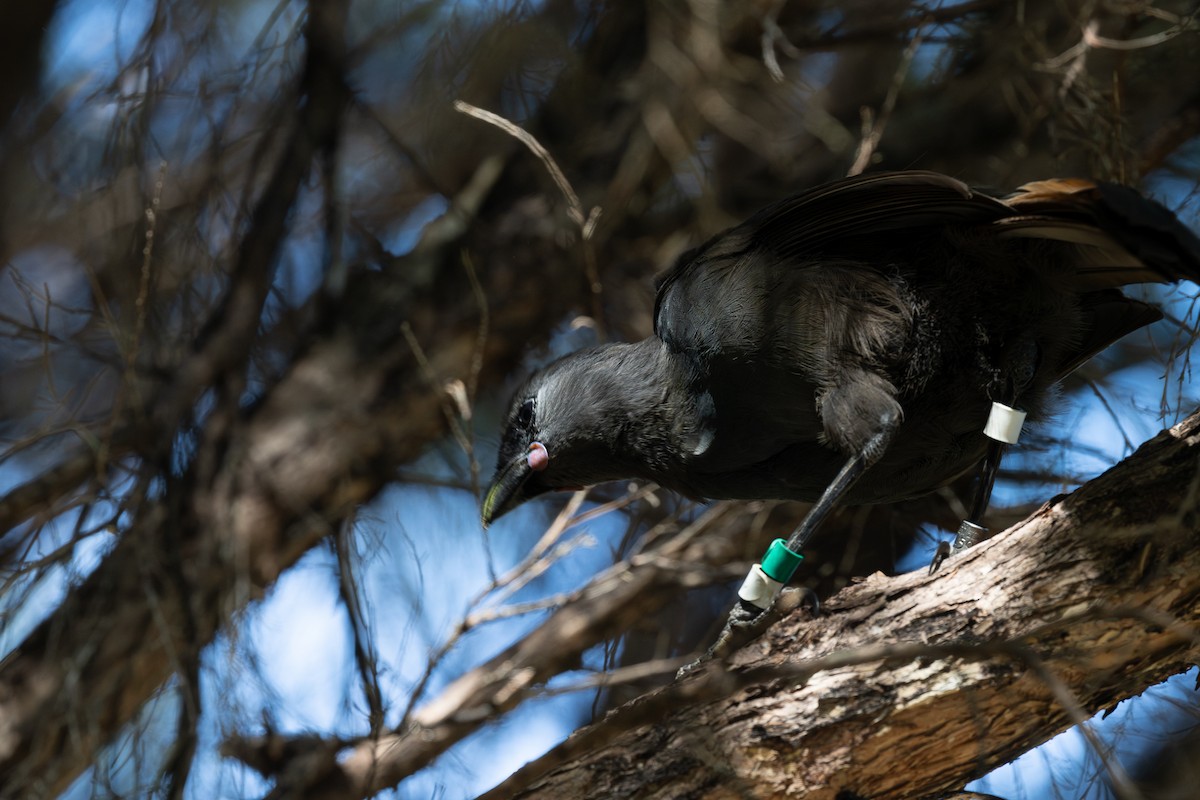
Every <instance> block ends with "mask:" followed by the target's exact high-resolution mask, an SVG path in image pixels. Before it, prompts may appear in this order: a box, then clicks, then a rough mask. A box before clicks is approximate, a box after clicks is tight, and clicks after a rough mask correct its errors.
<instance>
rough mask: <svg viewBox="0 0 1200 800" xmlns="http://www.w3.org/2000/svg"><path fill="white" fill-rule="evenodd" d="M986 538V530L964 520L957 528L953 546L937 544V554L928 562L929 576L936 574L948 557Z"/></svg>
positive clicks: (948, 543) (943, 543)
mask: <svg viewBox="0 0 1200 800" xmlns="http://www.w3.org/2000/svg"><path fill="white" fill-rule="evenodd" d="M986 538H988V529H987V528H985V527H983V526H982V525H977V524H975V523H974V522H970V521H968V520H965V519H964V520H963V521H962V524H961V525H959V526H958V535H957V536H955V537H954V544H951V543H950V542H938V546H937V552H935V553H934V554H933V560H932V561H930V562H929V574H930V575H932V574H933V573H935V572H937V571H938V569H939V568H940V567H941V566H942V564H943V563H944V562H945V561H946V559H947V558H949V557H950V556H952V555H957V554H958V553H961V552H962V551H963V550H966V549H967V548H968V547H972V546H974V545H976V544H979V543H980V542H982V541H983V540H984V539H986Z"/></svg>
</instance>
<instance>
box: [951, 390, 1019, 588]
mask: <svg viewBox="0 0 1200 800" xmlns="http://www.w3.org/2000/svg"><path fill="white" fill-rule="evenodd" d="M1024 422H1025V412H1024V411H1018V410H1017V409H1015V408H1012V407H1010V406H1007V405H1004V404H1003V403H993V404H992V413H991V415H990V416H989V417H988V423H987V426H986V427H985V428H984V431H983V432H984V433H985V434H986V435H987V436H988V438H990V439H991V442H989V443H988V449H987V453H986V454H984V457H983V462H982V463H981V464H980V466H979V483H978V485H977V486H976V488H975V500H974V502H973V503H972V504H971V513H970V515H969V516H968V517H967V518H966V519H964V520H963V521H962V524H961V525H959V526H958V533H957V535H955V537H954V544H950V543H948V542H944V541H943V542H938V547H937V552H936V553H934V554H933V561H931V562H930V564H929V574H930V575H932V574H933V573H935V572H937V570H938V567H940V566H941V565H942V563H943V562H944V561H945V560H946V559H947V558H949V557H950V556H952V555H957V554H958V553H961V552H962V551H963V550H966V549H967V548H968V547H971V546H972V545H976V544H978V543H979V542H981V541H983V540H984V539H986V538H987V534H988V529H987V528H985V527H984V526H983V515H984V514H985V513H986V512H987V508H988V503H990V502H991V499H992V487H994V486H995V485H996V473H997V472H998V471H999V470H1000V460H1001V459H1002V458H1004V449H1005V445H1006V444H1016V442H1017V437H1018V436H1019V435H1020V433H1021V425H1022V424H1023V423H1024Z"/></svg>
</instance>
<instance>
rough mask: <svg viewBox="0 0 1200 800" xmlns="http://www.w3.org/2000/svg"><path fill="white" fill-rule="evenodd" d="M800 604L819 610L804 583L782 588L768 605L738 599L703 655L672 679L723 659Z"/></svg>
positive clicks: (812, 611) (814, 612)
mask: <svg viewBox="0 0 1200 800" xmlns="http://www.w3.org/2000/svg"><path fill="white" fill-rule="evenodd" d="M803 605H808V607H809V611H810V613H811V614H812V615H813V616H814V617H815V616H817V615H818V614H820V613H821V600H820V598H819V597H818V596H817V593H816V592H814V591H813V590H812V589H809V588H808V587H800V588H796V589H784V590H783V592H782V593H781V594H780V595H779V597H778V598H777V599H776V600H775V602H774V603H773V604H772V605H771V606H770V607H768V608H765V609H760V608H759V607H758V606H755V605H752V604H751V603H747V602H746V601H745V600H739V601H738V602H737V603H736V604H735V605H734V606H733V608H732V609H730V610H729V618H728V619H726V620H725V627H724V628H723V629H722V630H721V633H720V635H719V636H717V640H716V641H715V642H713V645H712V647H710V648H708V651H707V652H705V654H704V655H702V656H700V657H699V658H697V659H696V660H695V661H693V662H691V663H689V664H685V665H684V666H682V667H680V668H679V671H678V672H676V673H675V679H676V680H680V679H682V678H686V677H687V676H688V675H691V674H692V673H693V672H696V671H697V670H698V669H700V668H701V667H703V666H704V665H705V664H707V663H708V662H709V661H713V660H718V661H723V660H725V659H727V658H729V657H730V656H731V655H733V654H734V653H735V652H737V651H738V650H740V649H741V648H743V647H745V646H746V645H747V644H749V643H750V642H752V641H754V640H755V639H757V638H758V637H759V636H760V635H762V633H763V631H765V630H766V629H767V628H768V627H769V626H770V624H771V623H772V622H774V621H775V620H776V619H779V618H780V617H781V616H783V615H784V614H788V613H790V612H792V611H794V610H795V609H797V608H800V607H801V606H803Z"/></svg>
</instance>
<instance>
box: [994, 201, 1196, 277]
mask: <svg viewBox="0 0 1200 800" xmlns="http://www.w3.org/2000/svg"><path fill="white" fill-rule="evenodd" d="M1004 203H1005V204H1006V205H1007V206H1008V207H1009V208H1010V209H1012V211H1013V215H1012V216H1011V217H1006V218H1004V219H1000V220H997V221H996V222H994V223H993V224H994V225H995V226H996V227H997V228H998V229H999V230H998V235H1000V236H1003V237H1014V238H1029V239H1049V240H1053V241H1059V242H1066V243H1069V244H1072V245H1074V246H1075V251H1076V252H1077V254H1078V257H1079V262H1078V269H1079V272H1078V277H1079V288H1080V289H1081V290H1084V291H1090V290H1096V289H1105V288H1112V287H1117V286H1124V285H1126V284H1131V283H1155V282H1158V283H1170V282H1174V281H1179V280H1190V281H1193V282H1196V283H1200V238H1198V237H1197V236H1196V234H1195V233H1193V232H1192V231H1191V230H1189V229H1188V227H1187V226H1185V225H1184V224H1183V223H1182V222H1180V221H1179V219H1178V218H1177V217H1176V216H1175V215H1174V214H1172V213H1171V212H1170V211H1168V210H1167V209H1166V208H1164V207H1163V206H1161V205H1159V204H1158V203H1156V202H1154V201H1153V200H1150V199H1147V198H1145V197H1143V196H1142V195H1140V194H1139V193H1137V192H1136V191H1134V190H1133V189H1129V188H1127V187H1124V186H1118V185H1116V184H1111V183H1093V182H1091V181H1087V180H1081V179H1077V178H1055V179H1051V180H1045V181H1036V182H1034V183H1027V184H1025V185H1024V186H1022V187H1021V188H1019V189H1017V191H1016V192H1014V193H1013V194H1011V195H1010V196H1008V197H1006V198H1004Z"/></svg>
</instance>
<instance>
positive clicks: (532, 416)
mask: <svg viewBox="0 0 1200 800" xmlns="http://www.w3.org/2000/svg"><path fill="white" fill-rule="evenodd" d="M629 347H630V346H629V345H607V346H601V347H597V348H592V349H590V350H584V351H581V352H578V353H574V354H572V355H569V356H566V357H565V358H562V359H559V360H558V361H555V362H554V363H552V364H550V365H548V366H546V367H544V368H542V369H541V370H539V371H538V372H536V373H534V374H533V375H532V376H531V377H530V378H529V380H527V381H526V382H525V384H524V385H523V386H522V387H521V388H520V389H518V390H517V392H516V394H515V395H514V396H513V399H512V402H511V403H510V404H509V408H508V415H507V417H506V418H505V430H504V435H503V438H501V440H500V455H499V458H498V460H497V464H496V474H495V475H494V476H493V478H492V484H491V486H490V487H489V488H488V491H487V494H486V495H485V496H484V500H483V509H482V514H481V517H482V520H483V524H484V525H489V524H491V523H492V522H493V521H494V520H496V519H498V518H499V517H500V516H501V515H503V514H505V513H507V512H509V511H511V510H512V509H514V508H516V507H517V506H519V505H521V504H522V503H524V502H525V501H526V500H529V499H531V498H533V497H537V496H538V495H540V494H544V493H546V492H549V491H554V490H568V489H579V488H582V487H584V486H590V485H592V484H595V483H600V482H602V481H606V480H614V479H616V478H621V477H629V475H628V474H627V473H628V470H627V468H626V467H625V466H624V465H625V464H626V463H627V459H625V458H622V455H621V452H622V448H621V445H620V442H619V440H620V436H621V429H622V426H623V425H625V424H626V423H627V420H628V412H627V407H628V405H629V401H630V397H629V395H630V392H629V391H628V389H627V388H626V389H623V388H622V387H623V386H626V385H627V380H626V377H625V376H624V375H623V372H622V370H623V367H624V365H625V364H627V363H628V361H627V359H626V358H624V355H625V354H626V353H627V352H628V349H629Z"/></svg>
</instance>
